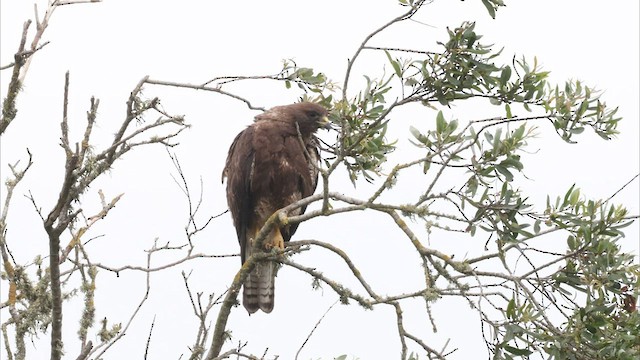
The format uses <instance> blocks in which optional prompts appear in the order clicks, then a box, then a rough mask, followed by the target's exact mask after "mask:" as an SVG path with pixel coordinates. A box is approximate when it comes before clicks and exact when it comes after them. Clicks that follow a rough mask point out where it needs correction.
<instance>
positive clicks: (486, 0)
mask: <svg viewBox="0 0 640 360" xmlns="http://www.w3.org/2000/svg"><path fill="white" fill-rule="evenodd" d="M482 3H483V4H484V6H485V7H486V8H487V11H488V12H489V15H491V18H493V19H495V18H496V9H495V8H494V7H493V4H491V2H489V0H482Z"/></svg>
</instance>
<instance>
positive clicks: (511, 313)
mask: <svg viewBox="0 0 640 360" xmlns="http://www.w3.org/2000/svg"><path fill="white" fill-rule="evenodd" d="M507 317H508V318H509V319H512V320H513V319H515V317H516V302H515V300H514V299H511V300H509V304H508V305H507Z"/></svg>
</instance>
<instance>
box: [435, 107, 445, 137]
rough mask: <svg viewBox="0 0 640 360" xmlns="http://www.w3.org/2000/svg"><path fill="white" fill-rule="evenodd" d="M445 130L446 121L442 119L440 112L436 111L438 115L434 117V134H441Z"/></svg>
mask: <svg viewBox="0 0 640 360" xmlns="http://www.w3.org/2000/svg"><path fill="white" fill-rule="evenodd" d="M446 128H447V121H446V120H445V119H444V115H443V114H442V111H438V115H437V116H436V132H437V133H438V134H442V133H443V132H444V130H445V129H446Z"/></svg>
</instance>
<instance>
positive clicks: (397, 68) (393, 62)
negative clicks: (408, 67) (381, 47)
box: [384, 50, 402, 78]
mask: <svg viewBox="0 0 640 360" xmlns="http://www.w3.org/2000/svg"><path fill="white" fill-rule="evenodd" d="M384 53H385V54H387V59H389V62H390V63H391V66H393V71H395V72H396V75H397V76H398V77H399V78H402V70H401V69H400V63H398V61H397V60H393V59H392V58H391V54H389V52H388V51H387V50H385V51H384Z"/></svg>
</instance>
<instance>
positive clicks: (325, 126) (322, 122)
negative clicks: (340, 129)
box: [318, 116, 334, 130]
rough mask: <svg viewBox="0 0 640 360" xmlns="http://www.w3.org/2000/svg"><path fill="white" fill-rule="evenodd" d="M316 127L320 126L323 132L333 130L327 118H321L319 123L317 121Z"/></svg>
mask: <svg viewBox="0 0 640 360" xmlns="http://www.w3.org/2000/svg"><path fill="white" fill-rule="evenodd" d="M318 125H320V128H322V129H325V130H332V129H334V127H333V124H331V121H329V118H328V117H327V116H323V117H322V118H321V119H320V120H319V121H318Z"/></svg>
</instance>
